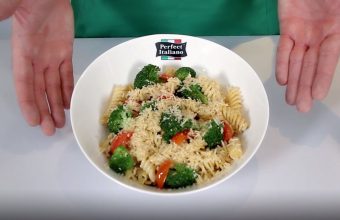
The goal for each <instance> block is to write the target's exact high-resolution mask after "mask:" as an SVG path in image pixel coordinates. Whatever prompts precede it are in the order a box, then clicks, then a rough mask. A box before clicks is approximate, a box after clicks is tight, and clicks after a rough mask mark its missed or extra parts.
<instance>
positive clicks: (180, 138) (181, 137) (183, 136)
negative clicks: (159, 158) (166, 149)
mask: <svg viewBox="0 0 340 220" xmlns="http://www.w3.org/2000/svg"><path fill="white" fill-rule="evenodd" d="M188 133H189V130H184V131H182V132H179V133H177V134H175V135H174V136H173V137H172V138H171V140H172V141H173V142H175V143H176V144H181V143H183V142H184V141H185V140H187V139H188Z"/></svg>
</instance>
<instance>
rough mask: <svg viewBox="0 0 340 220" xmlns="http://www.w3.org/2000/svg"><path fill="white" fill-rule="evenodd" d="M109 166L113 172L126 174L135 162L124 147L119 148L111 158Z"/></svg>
mask: <svg viewBox="0 0 340 220" xmlns="http://www.w3.org/2000/svg"><path fill="white" fill-rule="evenodd" d="M109 165H110V168H111V169H112V170H113V171H115V172H117V173H121V174H124V173H125V172H126V171H127V170H130V169H132V168H133V166H134V165H135V162H134V160H133V158H132V156H131V155H130V153H129V151H128V150H127V149H126V148H125V147H124V146H118V147H117V148H116V150H115V151H114V152H113V154H112V156H111V158H110V162H109Z"/></svg>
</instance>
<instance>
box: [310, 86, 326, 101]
mask: <svg viewBox="0 0 340 220" xmlns="http://www.w3.org/2000/svg"><path fill="white" fill-rule="evenodd" d="M312 96H313V99H316V100H321V99H323V98H325V96H326V94H325V92H324V90H323V88H321V87H320V86H318V85H317V86H315V88H313V90H312Z"/></svg>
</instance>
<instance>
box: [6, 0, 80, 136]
mask: <svg viewBox="0 0 340 220" xmlns="http://www.w3.org/2000/svg"><path fill="white" fill-rule="evenodd" d="M73 36H74V24H73V11H72V8H71V4H70V1H69V0H58V1H55V0H23V1H22V2H21V4H20V6H19V7H18V8H17V10H16V11H15V13H14V15H13V33H12V49H13V54H12V63H13V73H14V82H15V88H16V93H17V98H18V102H19V106H20V109H21V111H22V114H23V115H24V117H25V119H26V121H27V122H28V124H30V125H31V126H37V125H40V126H41V128H42V131H43V132H44V133H45V134H46V135H53V134H54V133H55V130H56V128H61V127H63V126H64V125H65V112H64V109H68V108H69V107H70V100H71V95H72V91H73V69H72V50H73Z"/></svg>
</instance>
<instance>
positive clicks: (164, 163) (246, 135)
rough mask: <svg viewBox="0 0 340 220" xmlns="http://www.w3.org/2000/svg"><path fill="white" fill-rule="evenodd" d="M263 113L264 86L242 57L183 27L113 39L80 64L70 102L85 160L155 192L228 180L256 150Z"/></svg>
mask: <svg viewBox="0 0 340 220" xmlns="http://www.w3.org/2000/svg"><path fill="white" fill-rule="evenodd" d="M155 50H156V51H155ZM129 52H130V53H129ZM141 54H143V55H144V56H139V55H141ZM155 54H156V55H155ZM213 54H215V55H214V56H212V55H213ZM268 118H269V105H268V99H267V96H266V93H265V90H264V88H263V85H262V83H261V81H260V80H259V78H258V77H257V75H256V73H255V72H254V70H253V69H252V68H251V67H250V66H249V65H248V64H247V63H246V62H245V61H243V60H242V59H241V58H240V57H239V56H237V55H236V54H234V53H233V52H231V51H229V50H228V49H226V48H224V47H222V46H220V45H218V44H215V43H212V42H209V41H207V40H203V39H200V38H195V37H190V36H184V35H151V36H146V37H141V38H137V39H134V40H131V41H128V42H125V43H123V44H120V45H118V46H116V47H113V48H112V49H110V50H108V51H107V52H105V53H104V54H102V55H101V56H100V57H98V58H97V59H96V60H95V61H94V62H93V63H92V64H91V65H90V66H89V67H88V68H87V69H86V70H85V72H84V73H83V75H82V76H81V78H80V79H79V81H78V82H77V85H76V87H75V91H74V94H73V97H72V102H71V123H72V128H73V131H74V134H75V137H76V139H77V141H78V144H79V146H80V147H81V149H82V151H83V153H84V154H85V156H86V157H87V158H88V159H89V161H90V162H91V163H92V164H93V165H94V166H95V167H96V168H97V169H98V170H100V171H101V172H102V173H103V174H105V175H106V176H108V177H109V178H110V179H112V180H114V181H116V182H117V183H120V184H122V185H123V186H126V187H129V188H131V189H135V190H138V191H142V192H148V193H156V194H170V195H172V194H183V193H190V192H197V191H200V190H203V189H207V188H209V187H212V186H214V185H216V184H218V183H220V182H222V181H224V180H226V179H228V178H230V177H231V176H232V175H234V174H235V173H236V172H238V171H239V170H240V169H241V168H242V167H243V166H244V165H245V164H246V163H247V162H248V161H249V160H250V159H251V157H252V156H253V155H254V154H255V152H256V150H257V149H258V147H259V146H260V143H261V142H262V139H263V137H264V135H265V132H266V129H267V124H268Z"/></svg>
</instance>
